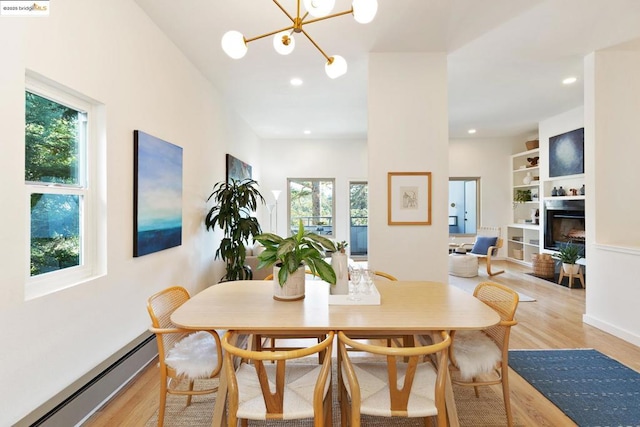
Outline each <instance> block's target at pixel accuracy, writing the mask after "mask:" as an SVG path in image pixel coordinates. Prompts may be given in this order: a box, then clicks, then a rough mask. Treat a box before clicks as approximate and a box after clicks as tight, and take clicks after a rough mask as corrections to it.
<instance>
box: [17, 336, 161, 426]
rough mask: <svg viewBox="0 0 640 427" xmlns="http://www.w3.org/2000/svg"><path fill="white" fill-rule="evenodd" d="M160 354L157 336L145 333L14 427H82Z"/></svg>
mask: <svg viewBox="0 0 640 427" xmlns="http://www.w3.org/2000/svg"><path fill="white" fill-rule="evenodd" d="M157 355H158V346H157V344H156V340H155V335H153V334H151V333H149V332H145V333H144V334H142V335H140V336H139V337H138V338H136V339H135V340H133V341H132V342H131V343H129V344H128V345H127V346H125V347H124V348H122V349H121V350H120V351H118V352H116V353H115V354H113V355H112V356H111V357H109V358H108V359H107V360H105V361H104V362H102V363H101V364H100V365H98V366H96V367H95V368H94V369H92V370H91V371H90V372H88V373H87V374H86V375H83V376H82V377H81V378H79V379H78V380H77V381H75V382H74V383H73V384H71V385H70V386H69V387H67V388H65V389H64V390H62V391H61V392H59V393H58V394H57V395H56V396H54V397H53V398H51V399H49V400H48V401H47V402H45V403H43V404H42V405H40V407H38V408H37V409H36V410H34V411H32V412H31V413H30V414H29V415H27V416H26V417H24V418H23V419H22V420H20V421H19V422H18V423H16V424H15V425H14V427H26V426H44V427H58V426H78V425H80V424H82V423H83V422H84V421H85V420H86V419H87V418H89V417H90V416H91V415H92V414H93V413H94V412H95V411H97V410H98V409H99V408H100V407H101V406H102V405H103V404H104V403H105V402H106V401H108V400H109V399H110V398H111V397H112V396H113V395H114V394H115V393H117V392H118V391H119V390H120V389H121V388H122V387H124V386H125V385H127V383H128V382H129V381H131V379H133V378H134V377H135V376H136V374H137V373H138V372H140V371H141V370H142V369H144V368H145V367H146V366H147V365H148V364H149V363H150V362H151V361H153V360H154V359H155V358H156V356H157Z"/></svg>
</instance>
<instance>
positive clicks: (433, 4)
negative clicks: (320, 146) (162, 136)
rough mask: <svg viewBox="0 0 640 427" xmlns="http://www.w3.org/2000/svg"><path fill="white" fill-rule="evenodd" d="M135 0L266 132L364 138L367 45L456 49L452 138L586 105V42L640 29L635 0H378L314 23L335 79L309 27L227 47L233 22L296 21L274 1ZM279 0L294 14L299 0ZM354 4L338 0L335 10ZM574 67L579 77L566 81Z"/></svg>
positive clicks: (513, 133)
mask: <svg viewBox="0 0 640 427" xmlns="http://www.w3.org/2000/svg"><path fill="white" fill-rule="evenodd" d="M135 1H136V3H137V4H138V5H139V6H140V7H141V8H142V9H143V10H144V11H145V12H146V13H147V14H148V15H149V17H150V18H151V19H152V20H153V21H154V22H155V23H156V24H157V25H158V27H159V28H160V29H161V30H162V31H163V32H164V33H165V34H166V35H167V36H168V37H169V38H170V39H171V40H172V41H173V42H174V43H175V45H176V46H177V47H178V48H179V49H180V50H181V51H182V52H184V54H185V55H186V56H187V57H188V58H189V59H190V60H191V62H193V64H195V66H196V67H197V68H198V69H199V70H200V71H201V72H202V74H203V75H204V76H206V78H207V79H209V80H210V81H211V83H212V84H213V85H214V86H215V87H217V88H218V90H219V91H220V93H221V94H222V96H223V97H224V98H225V100H226V102H228V103H230V104H231V105H232V106H233V107H234V108H235V110H236V111H237V112H238V113H239V114H240V116H242V117H243V118H244V119H245V120H246V122H247V123H248V124H249V125H250V126H251V127H252V128H253V130H254V131H255V133H256V134H257V135H258V136H259V137H261V138H264V139H301V138H322V139H328V138H331V139H334V138H348V139H365V138H366V133H367V57H368V54H369V53H370V52H384V53H389V52H446V53H447V59H448V75H449V82H448V84H449V106H448V109H449V136H450V138H469V137H471V136H470V135H469V134H468V133H467V130H468V129H470V128H475V129H477V133H476V134H475V135H473V138H497V137H519V136H526V135H531V134H534V135H535V134H536V132H537V123H538V121H540V120H542V119H545V118H548V117H551V116H554V115H556V114H559V113H561V112H564V111H567V110H570V109H572V108H575V107H578V106H581V105H582V103H583V90H582V76H583V72H582V68H583V58H584V56H585V55H586V54H588V53H590V52H593V51H595V50H599V49H604V48H607V47H611V46H615V45H618V44H620V43H623V42H627V41H630V40H633V39H636V38H639V37H640V1H638V0H482V1H479V0H378V4H379V7H378V14H377V16H376V18H375V20H374V21H373V22H372V23H370V24H365V25H363V24H358V23H357V22H355V21H354V20H353V18H352V17H351V16H350V15H346V16H341V17H336V18H332V19H329V20H325V21H321V22H317V23H314V24H310V25H308V26H305V30H306V31H307V32H308V33H309V34H310V35H311V36H312V37H313V38H314V40H315V41H316V42H317V43H318V45H319V46H320V47H321V48H322V49H323V50H324V51H325V52H326V53H327V54H328V55H329V56H331V55H334V54H337V55H341V56H343V57H344V58H345V59H346V61H347V63H348V71H347V74H345V75H344V76H342V77H339V78H338V79H335V80H331V79H330V78H328V77H327V76H326V74H325V73H324V63H325V59H324V58H323V56H322V55H321V54H320V53H319V52H318V50H316V49H315V48H314V47H313V45H312V44H311V43H310V42H309V41H308V40H306V39H305V38H304V37H303V36H301V35H297V36H296V48H295V50H294V52H293V53H291V54H290V55H288V56H281V55H279V54H277V53H276V52H275V51H274V49H273V46H272V42H271V38H270V37H269V38H265V39H261V40H256V41H253V42H251V43H249V45H248V47H249V50H248V52H247V54H246V56H245V57H244V58H242V59H240V60H233V59H231V58H229V57H227V55H226V54H225V53H224V52H223V51H222V48H221V47H220V39H221V37H222V35H223V34H224V33H225V32H226V31H228V30H237V31H240V32H241V33H243V34H244V35H245V37H247V38H250V37H254V36H257V35H260V34H264V33H268V32H271V31H274V30H276V29H279V28H283V27H285V26H288V25H290V21H289V19H288V18H287V17H286V16H285V15H284V14H283V13H282V11H280V9H279V8H278V7H277V6H276V4H275V3H274V2H272V1H268V0H245V1H238V0H234V1H231V0H226V1H223V0H188V1H182V2H178V1H176V0H135ZM280 4H281V5H282V6H283V7H284V8H285V9H286V10H287V11H289V13H290V14H292V15H295V11H296V2H295V0H280ZM350 7H351V2H350V1H349V0H336V7H335V9H334V11H336V12H337V11H342V10H348V9H350ZM567 76H575V77H577V78H578V81H577V83H576V84H574V85H571V86H564V85H562V80H563V79H564V78H565V77H567ZM292 77H299V78H301V79H302V80H303V82H304V83H303V84H302V85H301V86H299V87H293V86H291V85H290V83H289V80H290V79H291V78H292ZM305 129H308V130H310V131H311V134H310V135H304V134H303V130H305Z"/></svg>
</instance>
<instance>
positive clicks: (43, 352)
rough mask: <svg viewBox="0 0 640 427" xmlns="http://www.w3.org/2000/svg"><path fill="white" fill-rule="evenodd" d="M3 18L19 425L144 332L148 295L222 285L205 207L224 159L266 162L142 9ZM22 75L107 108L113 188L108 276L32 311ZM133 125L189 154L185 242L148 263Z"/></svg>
mask: <svg viewBox="0 0 640 427" xmlns="http://www.w3.org/2000/svg"><path fill="white" fill-rule="evenodd" d="M1 21H2V22H1V23H0V39H2V40H4V41H6V43H4V44H3V47H2V50H1V51H0V52H1V55H2V67H0V117H1V119H0V120H1V124H2V126H0V141H2V144H0V147H1V148H0V150H1V155H0V174H1V177H2V182H3V190H2V195H3V203H4V204H5V206H6V207H5V209H2V210H0V222H1V223H2V224H4V226H3V227H2V228H1V229H0V241H2V245H0V260H2V261H1V262H2V273H1V274H2V278H1V280H0V282H1V283H2V285H1V286H0V323H1V324H3V325H7V326H9V325H10V327H7V328H5V331H4V336H3V342H4V346H3V351H2V352H0V378H2V383H3V387H0V402H2V404H1V405H0V425H11V424H13V423H15V422H16V421H18V420H19V419H21V418H22V417H23V416H25V415H26V414H28V413H29V412H31V411H32V410H34V409H35V408H36V407H38V406H39V405H40V404H42V403H43V402H45V401H47V400H48V399H49V398H51V397H52V396H53V395H55V394H56V393H57V392H59V391H60V390H62V389H63V388H64V387H66V386H67V385H69V384H70V383H72V382H73V381H74V380H76V379H77V378H79V377H81V376H82V375H83V374H85V373H86V372H88V371H89V370H91V369H92V368H93V367H95V366H97V365H98V364H99V363H100V362H102V361H103V360H105V359H107V358H108V357H109V356H110V355H112V354H113V353H115V352H116V351H117V350H119V349H120V348H122V347H123V346H125V345H126V344H128V343H129V342H130V341H131V340H133V339H134V338H136V337H138V336H139V335H140V334H141V333H143V332H144V331H145V330H146V329H147V327H148V326H149V318H148V315H147V313H146V308H145V306H146V299H147V297H148V296H149V295H151V294H153V293H155V292H157V291H159V290H160V289H162V288H164V287H167V286H169V285H174V284H181V285H184V286H186V287H187V288H189V289H190V290H191V291H192V292H196V291H198V290H200V289H202V288H204V287H205V286H207V285H209V284H212V283H215V282H217V279H218V277H219V276H217V275H216V272H214V271H213V268H212V258H213V253H214V251H215V246H217V242H215V241H214V240H215V238H214V237H215V236H214V234H213V233H208V232H206V231H205V229H204V225H203V216H204V213H205V210H206V206H205V200H206V197H207V196H208V195H209V193H210V190H211V187H212V185H213V183H215V182H217V181H220V180H223V179H224V177H225V165H224V154H225V152H231V153H233V154H234V155H238V156H239V157H240V158H242V159H243V160H245V161H247V162H248V163H253V164H258V162H259V151H258V148H257V147H258V140H257V138H256V137H255V136H254V135H253V134H252V133H251V131H249V130H248V129H247V128H246V126H245V125H244V124H243V123H242V121H241V120H239V119H238V118H237V117H236V116H235V115H234V114H233V113H231V112H229V111H226V110H225V109H224V107H223V106H224V105H225V103H223V102H222V100H221V99H220V96H219V94H218V93H217V92H216V91H215V90H214V89H212V87H211V86H210V84H209V83H208V82H207V81H206V80H205V79H204V78H203V76H201V75H200V74H199V73H198V72H197V71H196V70H195V68H194V67H193V66H192V65H191V64H190V63H189V62H187V60H186V59H185V58H184V57H183V55H182V54H181V53H180V52H179V51H178V50H177V49H176V47H175V46H174V45H173V44H172V43H170V42H169V41H168V40H167V39H166V38H165V36H164V35H163V34H162V33H161V32H160V31H159V30H158V28H157V27H156V26H155V25H154V24H153V23H152V22H151V21H150V20H149V19H148V18H147V17H146V15H144V14H143V13H142V11H141V10H140V9H139V8H138V6H137V5H136V4H135V3H134V2H133V1H131V0H111V1H108V2H95V1H92V2H87V1H83V0H67V1H64V2H55V4H52V11H51V15H50V16H49V17H42V18H10V17H3V18H2V19H1ZM26 69H30V70H33V71H35V72H38V73H40V74H42V75H44V76H46V77H48V78H50V79H53V80H55V81H57V82H59V83H61V84H63V85H65V86H67V87H70V88H73V89H75V90H77V91H79V92H81V93H83V94H85V95H87V96H90V97H92V98H94V99H96V100H98V101H99V102H101V103H103V104H104V105H105V108H106V124H107V128H106V138H107V149H106V152H107V161H106V164H107V170H106V176H107V181H108V184H107V185H108V190H107V202H108V203H107V205H106V206H107V207H106V210H107V212H106V218H107V254H106V258H107V260H106V261H107V274H106V275H105V276H103V277H101V278H99V279H97V280H93V281H90V282H88V283H84V284H82V285H78V286H75V287H72V288H69V289H66V290H64V291H61V292H57V293H54V294H50V295H47V296H44V297H40V298H37V299H33V300H30V301H25V299H24V289H25V277H26V274H27V272H28V255H27V254H28V235H29V233H28V221H27V217H26V213H27V212H28V199H27V197H26V195H25V193H24V88H25V86H24V81H25V70H26ZM134 129H140V130H144V131H145V132H148V133H150V134H152V135H154V136H157V137H159V138H162V139H164V140H167V141H170V142H172V143H174V144H177V145H179V146H181V147H183V149H184V151H183V155H184V158H183V165H184V173H183V236H182V237H183V243H182V246H180V247H177V248H172V249H169V250H165V251H162V252H159V253H156V254H150V255H146V256H143V257H140V258H133V256H132V252H133V251H132V237H131V236H132V234H133V230H132V228H133V225H132V222H133V221H132V218H133V208H132V200H133V195H132V192H133V190H132V189H133V130H134ZM235 144H241V147H237V146H236V145H235ZM257 172H259V170H258V171H257Z"/></svg>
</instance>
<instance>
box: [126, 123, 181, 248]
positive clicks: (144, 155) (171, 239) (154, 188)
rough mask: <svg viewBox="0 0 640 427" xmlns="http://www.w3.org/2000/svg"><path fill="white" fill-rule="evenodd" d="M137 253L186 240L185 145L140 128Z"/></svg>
mask: <svg viewBox="0 0 640 427" xmlns="http://www.w3.org/2000/svg"><path fill="white" fill-rule="evenodd" d="M133 135H134V197H133V199H134V202H133V203H134V208H133V216H134V227H133V233H134V236H133V256H134V257H139V256H142V255H147V254H150V253H153V252H158V251H161V250H164V249H168V248H172V247H174V246H180V245H181V244H182V147H178V146H177V145H174V144H171V143H169V142H166V141H163V140H161V139H159V138H156V137H154V136H151V135H149V134H146V133H144V132H142V131H139V130H136V131H134V132H133Z"/></svg>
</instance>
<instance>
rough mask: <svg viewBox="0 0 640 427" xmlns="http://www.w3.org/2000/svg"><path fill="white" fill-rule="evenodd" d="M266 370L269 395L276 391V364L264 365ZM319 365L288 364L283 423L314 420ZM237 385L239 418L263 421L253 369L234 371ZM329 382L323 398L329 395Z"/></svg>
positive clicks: (246, 366)
mask: <svg viewBox="0 0 640 427" xmlns="http://www.w3.org/2000/svg"><path fill="white" fill-rule="evenodd" d="M264 367H265V370H266V371H267V375H268V377H269V379H270V380H271V381H269V385H270V388H271V391H273V390H275V386H274V384H273V380H274V379H275V369H276V365H275V364H268V362H265V365H264ZM321 369H322V365H318V364H317V363H314V364H305V363H299V364H298V363H287V370H286V378H285V382H286V385H285V388H284V408H283V411H282V412H283V414H284V415H283V419H285V420H291V419H300V418H313V416H314V413H313V391H314V388H315V385H316V382H317V380H318V375H320V370H321ZM236 378H237V381H238V390H239V391H238V395H239V396H238V411H237V415H238V418H245V419H249V420H265V419H266V417H267V407H266V406H265V404H264V397H263V395H262V390H261V388H260V381H258V375H257V373H256V369H255V366H254V365H249V364H247V363H243V364H241V365H240V367H239V368H238V369H237V371H236ZM330 384H331V381H329V380H327V384H326V386H325V389H324V396H326V395H327V393H328V392H329V386H330Z"/></svg>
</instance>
